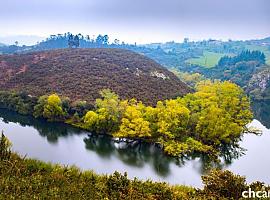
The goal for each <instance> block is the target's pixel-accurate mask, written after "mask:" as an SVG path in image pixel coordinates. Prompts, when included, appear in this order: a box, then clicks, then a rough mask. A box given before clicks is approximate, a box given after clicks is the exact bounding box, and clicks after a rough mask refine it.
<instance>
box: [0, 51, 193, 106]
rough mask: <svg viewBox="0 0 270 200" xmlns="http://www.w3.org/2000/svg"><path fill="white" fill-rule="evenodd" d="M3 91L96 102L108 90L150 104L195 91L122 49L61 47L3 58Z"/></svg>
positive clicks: (0, 62)
mask: <svg viewBox="0 0 270 200" xmlns="http://www.w3.org/2000/svg"><path fill="white" fill-rule="evenodd" d="M0 69H1V74H0V89H1V90H9V91H11V90H15V91H17V92H25V93H27V94H29V95H32V96H37V97H38V96H41V95H45V94H50V93H54V92H57V93H58V94H60V95H63V96H66V97H68V98H70V99H71V100H72V101H80V100H85V101H87V102H88V103H92V104H93V103H94V101H95V99H96V98H98V97H100V96H99V91H100V90H102V89H106V88H109V89H111V90H113V91H115V92H116V93H117V94H119V96H120V97H121V98H122V99H127V98H129V99H131V98H136V99H138V100H140V101H143V102H144V103H145V104H147V105H154V104H156V102H157V101H158V100H164V99H169V98H174V97H176V96H182V95H184V94H186V93H187V92H190V91H192V90H191V89H190V88H189V87H188V86H187V85H186V84H184V83H183V82H181V81H180V80H179V79H178V78H177V77H176V76H175V75H174V74H173V73H171V72H170V71H168V70H167V69H165V68H163V67H162V66H161V65H159V64H158V63H156V62H155V61H153V60H151V59H149V58H147V57H145V56H143V55H139V54H137V53H134V52H132V51H129V50H122V49H103V48H92V49H63V50H52V51H43V52H34V53H27V54H19V55H0Z"/></svg>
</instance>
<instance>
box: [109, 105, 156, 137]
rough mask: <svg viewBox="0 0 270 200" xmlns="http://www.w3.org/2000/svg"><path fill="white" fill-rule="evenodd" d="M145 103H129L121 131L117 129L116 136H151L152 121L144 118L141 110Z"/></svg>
mask: <svg viewBox="0 0 270 200" xmlns="http://www.w3.org/2000/svg"><path fill="white" fill-rule="evenodd" d="M141 106H143V105H139V104H138V105H129V106H127V108H126V110H125V112H124V115H123V118H122V120H121V125H120V128H119V131H117V132H116V133H115V134H114V135H113V136H114V137H126V138H147V137H151V129H150V123H149V122H148V121H146V120H145V119H144V118H143V112H142V111H141V108H140V107H141Z"/></svg>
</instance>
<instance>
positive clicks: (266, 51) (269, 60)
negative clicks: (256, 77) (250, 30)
mask: <svg viewBox="0 0 270 200" xmlns="http://www.w3.org/2000/svg"><path fill="white" fill-rule="evenodd" d="M246 49H249V50H253V51H255V50H258V51H261V52H263V53H264V55H265V57H266V64H268V65H270V51H269V49H268V48H267V47H265V46H258V45H247V46H246Z"/></svg>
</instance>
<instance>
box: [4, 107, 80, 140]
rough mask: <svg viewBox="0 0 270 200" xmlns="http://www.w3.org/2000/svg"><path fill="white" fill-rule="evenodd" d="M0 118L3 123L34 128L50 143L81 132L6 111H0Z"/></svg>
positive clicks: (67, 126) (64, 125)
mask: <svg viewBox="0 0 270 200" xmlns="http://www.w3.org/2000/svg"><path fill="white" fill-rule="evenodd" d="M0 117H1V118H2V121H3V122H5V123H9V122H14V123H18V124H20V125H21V126H23V127H26V126H31V127H34V128H35V129H36V130H37V131H38V133H39V134H40V135H41V136H43V137H45V138H46V139H47V141H48V142H50V143H55V144H56V143H57V141H58V138H59V137H66V136H68V135H69V134H80V133H81V130H79V129H77V128H74V127H72V126H69V125H67V124H64V123H57V122H50V123H48V122H47V121H46V120H44V119H36V118H34V117H32V116H26V115H20V114H18V113H16V112H13V111H9V110H6V109H0Z"/></svg>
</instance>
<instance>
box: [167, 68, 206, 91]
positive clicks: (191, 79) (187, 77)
mask: <svg viewBox="0 0 270 200" xmlns="http://www.w3.org/2000/svg"><path fill="white" fill-rule="evenodd" d="M171 71H172V72H173V73H174V74H175V75H176V76H177V77H178V78H179V79H180V80H182V81H183V82H185V83H186V84H188V85H189V86H191V87H192V88H193V87H195V85H196V84H197V83H199V82H201V81H203V80H205V79H206V78H205V77H204V76H203V75H202V74H200V73H187V72H182V71H179V70H177V69H172V70H171Z"/></svg>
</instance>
